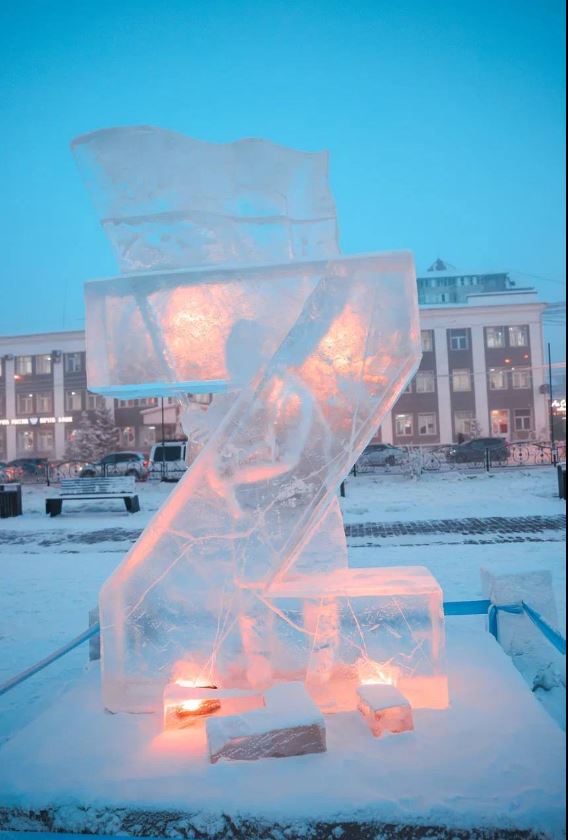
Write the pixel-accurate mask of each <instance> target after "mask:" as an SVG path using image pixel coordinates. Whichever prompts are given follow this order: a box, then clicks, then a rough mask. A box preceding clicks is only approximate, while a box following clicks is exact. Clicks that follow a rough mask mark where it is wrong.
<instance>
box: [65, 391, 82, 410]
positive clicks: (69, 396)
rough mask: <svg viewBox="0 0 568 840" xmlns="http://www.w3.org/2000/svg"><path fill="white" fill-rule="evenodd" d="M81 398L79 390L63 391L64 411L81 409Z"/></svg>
mask: <svg viewBox="0 0 568 840" xmlns="http://www.w3.org/2000/svg"><path fill="white" fill-rule="evenodd" d="M82 408H83V398H82V392H81V391H65V411H81V410H82Z"/></svg>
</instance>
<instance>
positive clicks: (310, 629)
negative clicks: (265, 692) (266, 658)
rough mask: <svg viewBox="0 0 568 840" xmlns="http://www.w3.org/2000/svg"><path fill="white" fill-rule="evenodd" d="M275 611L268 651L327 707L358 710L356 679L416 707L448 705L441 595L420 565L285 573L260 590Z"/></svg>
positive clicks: (328, 709)
mask: <svg viewBox="0 0 568 840" xmlns="http://www.w3.org/2000/svg"><path fill="white" fill-rule="evenodd" d="M257 597H258V598H259V599H260V600H262V601H263V602H264V603H265V604H266V607H267V609H269V610H270V611H271V612H273V613H274V615H275V616H277V617H278V621H276V622H275V624H274V628H273V630H274V632H273V642H272V645H273V647H272V652H271V657H272V660H273V661H274V662H278V663H279V667H280V668H282V669H283V671H282V672H281V673H280V674H278V676H280V677H281V678H283V677H287V678H288V679H304V680H305V682H306V686H307V688H308V690H309V691H310V694H311V696H312V697H313V698H314V699H315V700H316V702H317V703H318V705H319V706H320V708H322V709H323V710H324V711H326V712H338V711H348V710H352V709H355V708H357V704H358V696H357V690H358V688H359V686H360V685H369V686H372V685H381V684H386V685H392V686H396V687H397V688H399V689H400V690H401V691H402V692H403V693H404V695H405V696H406V697H407V698H408V700H409V702H410V703H411V704H412V706H414V707H415V708H421V707H427V708H439V709H443V708H446V707H447V705H448V687H447V679H446V673H445V652H444V647H445V634H444V611H443V597H442V590H441V589H440V586H439V585H438V583H437V582H436V580H435V579H434V578H433V576H432V575H431V574H430V572H429V571H428V570H427V569H425V568H423V567H420V566H415V567H412V566H409V567H404V568H402V567H401V568H389V569H377V568H372V569H338V570H336V571H333V572H328V573H326V574H324V575H319V576H318V575H315V574H313V575H310V576H298V577H296V578H294V577H291V576H290V577H288V579H287V580H285V581H282V582H280V583H277V584H274V585H273V586H272V587H270V588H269V589H268V590H267V591H265V592H260V593H258V596H257Z"/></svg>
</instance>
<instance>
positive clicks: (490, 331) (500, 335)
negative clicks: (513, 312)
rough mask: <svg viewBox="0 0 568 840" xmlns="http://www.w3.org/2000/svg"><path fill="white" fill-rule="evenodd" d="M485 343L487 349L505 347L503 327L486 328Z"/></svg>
mask: <svg viewBox="0 0 568 840" xmlns="http://www.w3.org/2000/svg"><path fill="white" fill-rule="evenodd" d="M485 343H486V344H487V347H490V348H494V347H504V346H505V327H487V329H486V330H485Z"/></svg>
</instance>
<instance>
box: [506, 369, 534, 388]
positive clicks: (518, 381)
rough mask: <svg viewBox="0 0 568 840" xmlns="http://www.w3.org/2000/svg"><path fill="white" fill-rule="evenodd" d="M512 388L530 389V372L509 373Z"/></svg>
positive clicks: (517, 371)
mask: <svg viewBox="0 0 568 840" xmlns="http://www.w3.org/2000/svg"><path fill="white" fill-rule="evenodd" d="M511 378H512V380H513V388H531V387H532V377H531V372H530V370H514V371H512V373H511Z"/></svg>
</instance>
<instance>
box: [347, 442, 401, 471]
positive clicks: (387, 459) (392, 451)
mask: <svg viewBox="0 0 568 840" xmlns="http://www.w3.org/2000/svg"><path fill="white" fill-rule="evenodd" d="M406 460H408V454H407V453H406V451H405V450H404V449H401V448H400V447H398V446H393V445H392V443H371V444H369V446H368V447H367V448H366V449H365V450H364V452H363V454H362V455H361V457H360V458H359V460H358V461H357V469H366V468H368V467H394V466H396V465H397V464H402V463H403V462H404V461H406Z"/></svg>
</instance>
